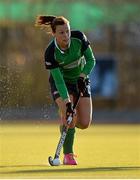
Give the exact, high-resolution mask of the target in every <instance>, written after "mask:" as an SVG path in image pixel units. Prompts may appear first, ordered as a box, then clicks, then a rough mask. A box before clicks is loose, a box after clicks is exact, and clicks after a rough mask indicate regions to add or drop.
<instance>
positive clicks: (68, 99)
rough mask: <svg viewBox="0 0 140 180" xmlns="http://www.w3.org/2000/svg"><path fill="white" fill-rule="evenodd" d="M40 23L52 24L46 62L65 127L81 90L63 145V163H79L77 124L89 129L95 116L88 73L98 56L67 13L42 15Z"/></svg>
mask: <svg viewBox="0 0 140 180" xmlns="http://www.w3.org/2000/svg"><path fill="white" fill-rule="evenodd" d="M36 26H39V27H44V28H51V33H52V36H53V39H52V41H51V42H50V43H49V45H48V47H47V49H46V51H45V66H46V69H49V71H50V77H49V83H50V87H51V93H52V96H53V99H54V101H55V102H56V104H57V105H58V108H59V111H60V116H61V131H62V127H63V125H64V124H66V118H67V116H68V115H69V114H72V113H73V111H74V110H73V102H74V101H75V99H76V97H77V95H78V92H79V91H80V92H81V97H80V100H79V103H78V106H77V108H76V113H75V116H74V119H73V121H72V123H71V124H70V126H69V129H68V133H67V136H66V139H65V142H64V145H63V153H64V159H63V164H64V165H77V161H76V159H75V156H74V151H73V144H74V134H75V127H78V128H80V129H86V128H88V126H89V125H90V123H91V120H92V101H91V93H90V82H89V78H88V75H89V74H90V72H91V70H92V68H93V67H94V66H95V58H94V55H93V52H92V49H91V47H90V43H89V41H88V40H87V38H86V36H85V35H84V34H83V33H82V32H80V31H71V30H70V24H69V21H68V20H67V19H66V18H64V17H63V16H57V17H56V16H38V17H37V19H36Z"/></svg>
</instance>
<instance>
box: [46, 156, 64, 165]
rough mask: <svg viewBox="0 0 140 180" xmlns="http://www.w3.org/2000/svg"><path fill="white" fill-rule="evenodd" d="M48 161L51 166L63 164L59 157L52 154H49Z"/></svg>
mask: <svg viewBox="0 0 140 180" xmlns="http://www.w3.org/2000/svg"><path fill="white" fill-rule="evenodd" d="M48 161H49V164H50V165H51V166H59V165H60V164H61V162H60V159H59V158H55V159H53V158H52V157H51V156H49V158H48Z"/></svg>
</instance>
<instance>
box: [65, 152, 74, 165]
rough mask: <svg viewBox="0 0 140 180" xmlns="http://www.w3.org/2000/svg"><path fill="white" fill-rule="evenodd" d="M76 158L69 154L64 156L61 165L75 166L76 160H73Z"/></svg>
mask: <svg viewBox="0 0 140 180" xmlns="http://www.w3.org/2000/svg"><path fill="white" fill-rule="evenodd" d="M74 157H76V156H75V155H74V154H72V153H69V154H65V155H64V160H63V164H64V165H77V162H76V160H75V159H74Z"/></svg>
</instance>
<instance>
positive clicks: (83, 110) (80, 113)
mask: <svg viewBox="0 0 140 180" xmlns="http://www.w3.org/2000/svg"><path fill="white" fill-rule="evenodd" d="M91 121H92V99H91V97H81V98H80V100H79V104H78V106H77V123H78V124H80V125H81V126H83V128H87V127H88V126H89V124H90V123H91Z"/></svg>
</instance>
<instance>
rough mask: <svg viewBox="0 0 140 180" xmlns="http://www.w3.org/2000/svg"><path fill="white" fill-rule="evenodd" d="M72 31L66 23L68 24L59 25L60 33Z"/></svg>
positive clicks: (57, 28)
mask: <svg viewBox="0 0 140 180" xmlns="http://www.w3.org/2000/svg"><path fill="white" fill-rule="evenodd" d="M68 30H70V25H69V23H66V24H63V25H57V26H56V31H57V32H59V31H68Z"/></svg>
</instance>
